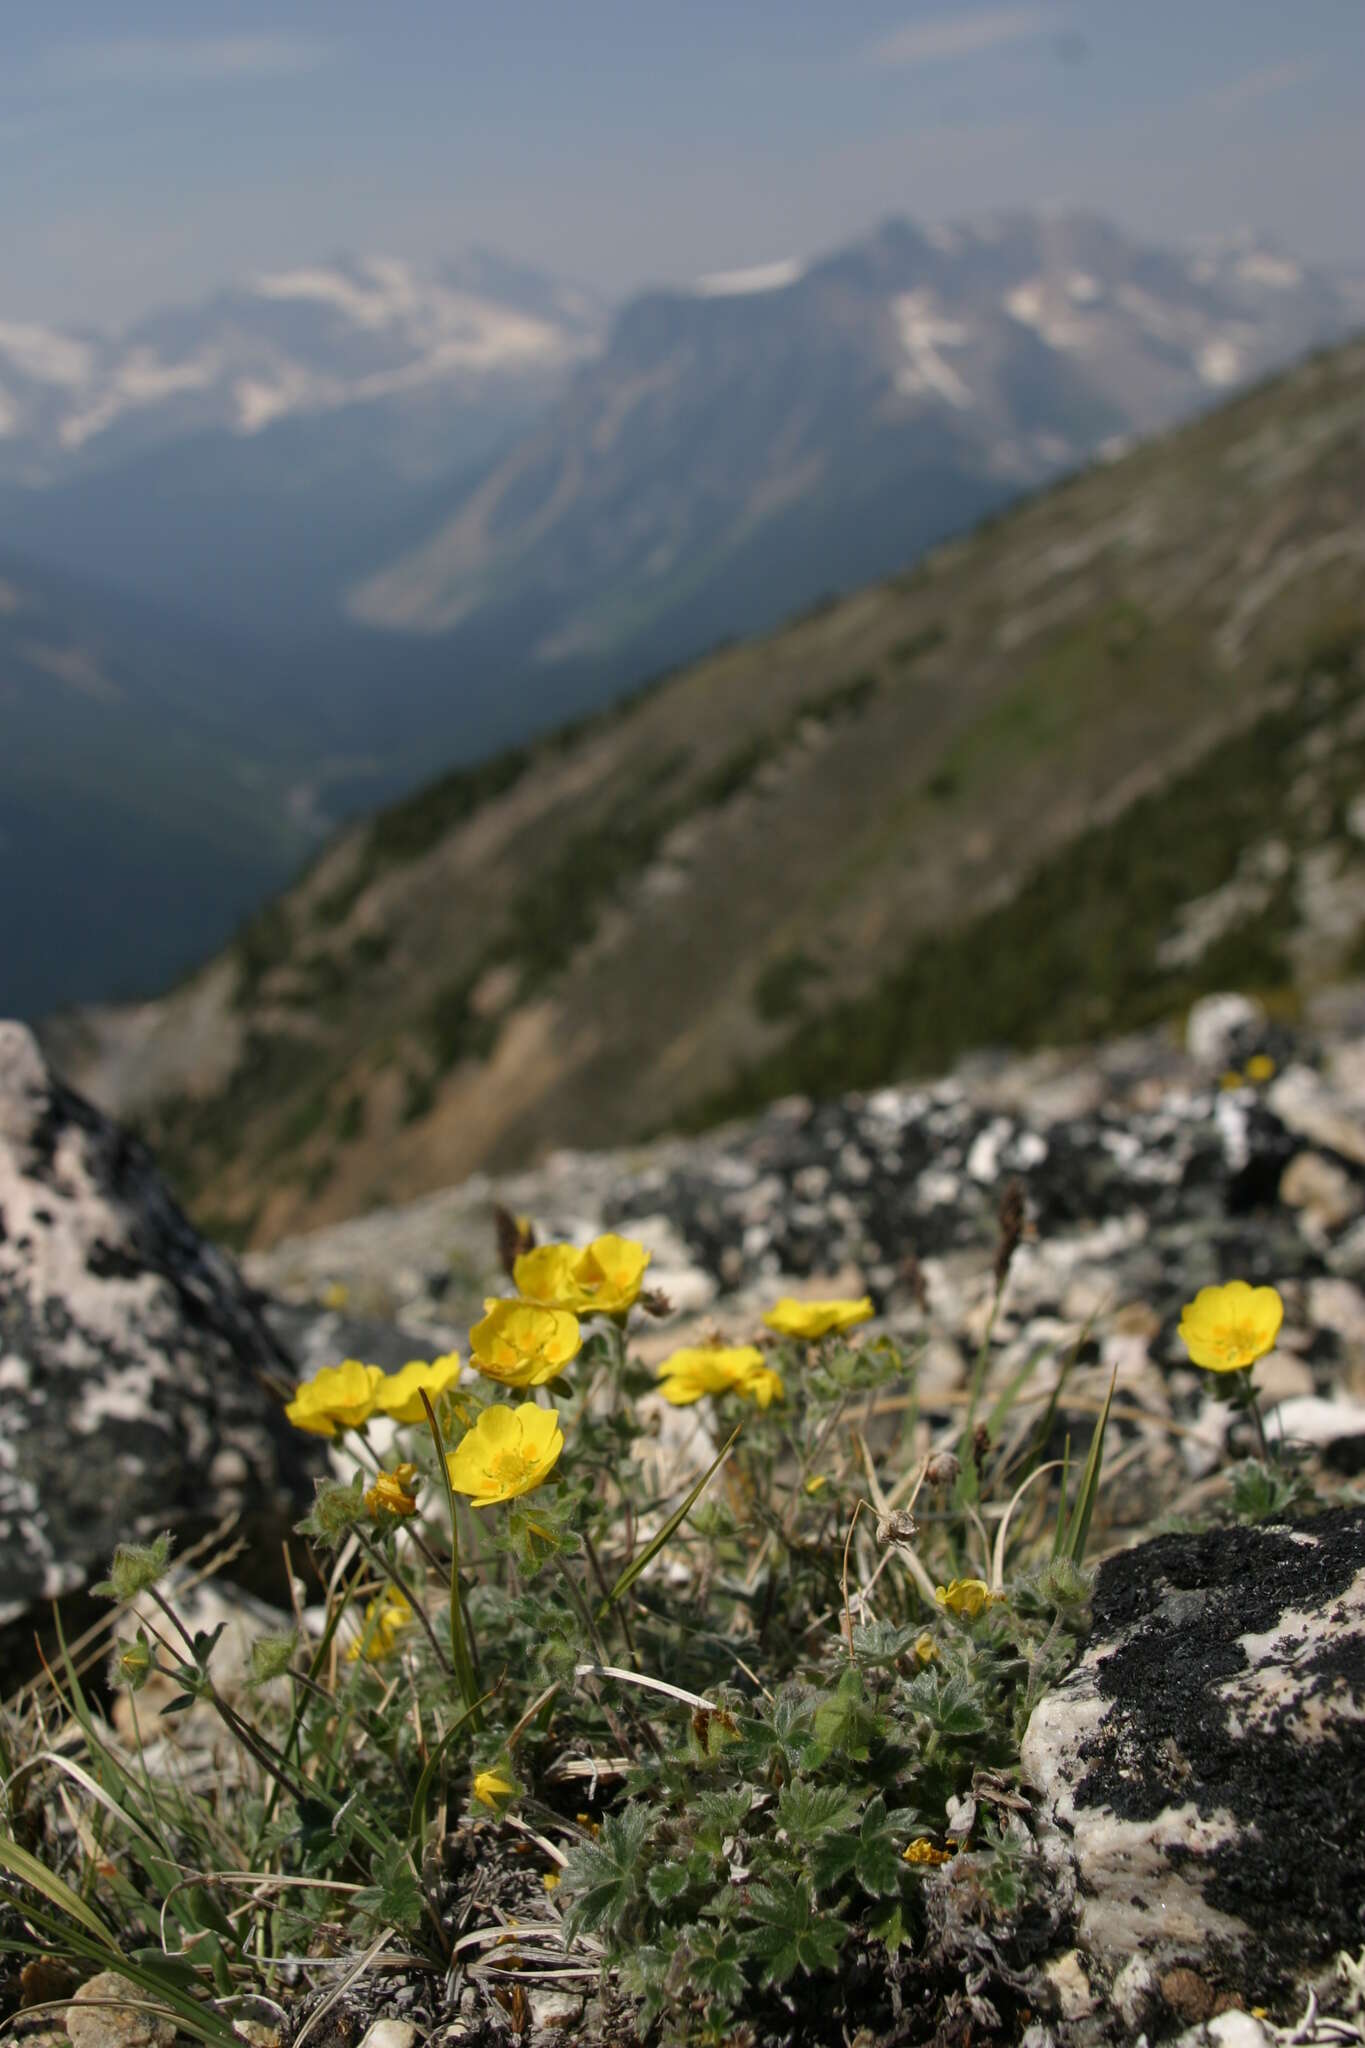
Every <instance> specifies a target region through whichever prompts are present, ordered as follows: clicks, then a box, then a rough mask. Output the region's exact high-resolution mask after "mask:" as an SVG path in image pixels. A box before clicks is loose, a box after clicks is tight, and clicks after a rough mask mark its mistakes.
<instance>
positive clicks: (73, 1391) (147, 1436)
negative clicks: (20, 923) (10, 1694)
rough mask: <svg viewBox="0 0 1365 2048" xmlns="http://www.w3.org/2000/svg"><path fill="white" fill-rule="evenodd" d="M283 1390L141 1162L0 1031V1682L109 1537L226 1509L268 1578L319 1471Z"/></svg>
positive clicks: (14, 1031)
mask: <svg viewBox="0 0 1365 2048" xmlns="http://www.w3.org/2000/svg"><path fill="white" fill-rule="evenodd" d="M294 1378H295V1373H294V1368H293V1365H292V1362H291V1361H290V1359H289V1358H288V1356H287V1355H286V1353H285V1352H284V1351H282V1350H281V1348H280V1346H279V1344H278V1343H277V1342H276V1340H275V1338H274V1337H273V1336H272V1335H271V1333H270V1331H269V1329H268V1328H267V1326H266V1325H265V1323H264V1322H263V1321H262V1319H261V1317H260V1315H259V1314H258V1313H257V1310H256V1308H255V1306H254V1303H253V1297H252V1296H251V1295H250V1293H249V1292H248V1290H247V1289H246V1287H245V1285H244V1284H243V1282H242V1280H241V1278H240V1276H239V1275H238V1273H237V1272H236V1270H235V1268H234V1267H233V1265H232V1264H231V1262H230V1260H228V1259H227V1258H225V1257H224V1256H223V1254H222V1253H220V1252H218V1251H216V1250H215V1249H214V1248H213V1247H212V1246H211V1245H208V1244H206V1243H205V1242H204V1240H203V1239H202V1238H201V1237H200V1236H199V1234H198V1232H197V1231H196V1230H194V1228H193V1227H192V1226H191V1225H190V1224H189V1223H188V1222H187V1220H186V1218H185V1217H184V1216H183V1215H182V1213H181V1211H180V1210H179V1209H178V1208H177V1207H176V1204H175V1203H174V1201H173V1200H172V1199H171V1196H170V1194H169V1192H168V1191H167V1188H166V1186H165V1183H164V1182H163V1180H162V1179H161V1177H160V1175H159V1174H158V1172H157V1171H156V1168H155V1166H154V1164H153V1162H152V1160H151V1158H150V1157H149V1155H148V1154H147V1153H146V1152H145V1151H144V1150H143V1149H142V1147H141V1146H139V1145H137V1144H136V1143H134V1142H133V1140H132V1139H130V1138H129V1137H128V1136H127V1135H126V1133H124V1132H123V1131H122V1130H120V1129H119V1128H118V1126H117V1125H115V1124H113V1123H111V1122H110V1121H109V1120H108V1119H107V1118H106V1117H104V1116H102V1115H101V1114H100V1113H99V1112H98V1111H97V1110H95V1109H92V1108H91V1106H90V1105H89V1104H88V1103H87V1102H85V1101H83V1100H82V1099H81V1098H80V1097H79V1096H77V1095H74V1094H72V1093H71V1092H70V1091H69V1090H68V1089H66V1088H64V1087H63V1086H62V1085H61V1083H60V1082H58V1081H57V1080H56V1079H55V1078H54V1077H53V1075H52V1074H51V1073H50V1072H49V1071H48V1069H47V1067H46V1065H45V1063H44V1061H43V1058H42V1055H41V1054H40V1052H39V1051H38V1048H37V1046H36V1044H35V1042H34V1040H33V1038H32V1036H31V1035H30V1033H29V1032H28V1031H27V1030H25V1029H24V1027H23V1026H22V1025H19V1024H9V1023H0V1684H3V1683H4V1682H5V1681H7V1680H10V1679H14V1678H17V1677H18V1676H20V1675H21V1673H22V1670H23V1668H24V1667H25V1665H26V1663H27V1661H28V1657H29V1656H30V1655H31V1641H32V1633H33V1627H34V1625H35V1624H37V1623H38V1622H40V1621H41V1620H42V1619H43V1604H44V1603H46V1602H47V1601H49V1600H51V1599H53V1598H55V1597H58V1596H70V1595H76V1594H79V1593H80V1592H81V1590H82V1589H83V1588H84V1587H86V1586H87V1585H88V1584H89V1583H90V1581H91V1580H93V1579H96V1578H99V1577H101V1576H103V1574H104V1572H105V1570H106V1569H107V1566H108V1563H109V1559H110V1557H111V1555H112V1553H113V1550H114V1547H115V1545H116V1544H118V1543H119V1542H122V1541H125V1540H143V1539H146V1538H148V1537H150V1536H152V1535H154V1534H155V1533H156V1532H157V1531H158V1530H160V1529H170V1530H171V1531H172V1532H173V1533H174V1535H175V1536H176V1538H177V1540H178V1542H179V1543H180V1545H181V1546H182V1547H183V1545H184V1544H185V1543H187V1542H189V1541H191V1540H193V1539H194V1538H196V1537H198V1536H200V1535H204V1534H207V1533H208V1532H209V1531H210V1530H212V1529H213V1528H215V1527H216V1526H217V1525H218V1524H219V1523H220V1522H222V1521H223V1520H224V1519H226V1518H228V1517H235V1518H237V1519H238V1521H239V1523H240V1526H241V1531H242V1533H243V1535H244V1536H245V1537H246V1539H247V1548H246V1550H245V1551H244V1553H243V1556H242V1559H241V1560H240V1562H239V1563H238V1564H237V1565H235V1566H234V1570H235V1571H236V1572H237V1573H238V1575H239V1576H243V1577H246V1578H248V1579H252V1578H253V1577H254V1580H255V1582H256V1583H258V1584H260V1585H261V1589H262V1590H268V1589H269V1586H270V1585H273V1584H274V1583H275V1580H276V1578H277V1577H278V1576H279V1575H280V1573H281V1570H282V1567H281V1563H280V1557H281V1553H280V1540H281V1538H282V1536H284V1535H285V1534H286V1532H287V1531H288V1529H289V1527H290V1526H291V1524H292V1522H293V1521H294V1520H295V1519H296V1518H297V1515H298V1514H299V1512H300V1511H301V1509H302V1507H303V1506H305V1505H306V1504H307V1501H308V1500H309V1499H310V1498H311V1494H312V1486H311V1475H312V1474H313V1473H314V1472H317V1471H321V1470H322V1469H324V1455H323V1452H322V1447H321V1446H320V1444H318V1443H315V1442H313V1441H311V1440H310V1439H308V1438H306V1437H303V1436H300V1435H299V1434H298V1433H297V1432H296V1431H294V1430H292V1429H291V1428H290V1426H289V1424H288V1423H287V1422H286V1421H285V1419H284V1415H283V1411H282V1406H281V1399H280V1396H281V1393H284V1394H285V1395H286V1396H287V1394H288V1392H289V1391H290V1390H291V1389H292V1385H293V1382H294ZM253 1567H254V1573H253ZM263 1571H264V1573H265V1574H267V1580H265V1581H263V1580H262V1578H261V1573H262V1572H263ZM276 1589H277V1590H278V1587H277V1588H276Z"/></svg>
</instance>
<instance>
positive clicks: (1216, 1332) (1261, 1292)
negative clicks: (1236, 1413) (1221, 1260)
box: [1180, 1280, 1284, 1372]
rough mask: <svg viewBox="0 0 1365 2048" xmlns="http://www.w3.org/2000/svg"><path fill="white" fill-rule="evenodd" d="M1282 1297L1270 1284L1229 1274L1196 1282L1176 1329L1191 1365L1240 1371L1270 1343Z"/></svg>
mask: <svg viewBox="0 0 1365 2048" xmlns="http://www.w3.org/2000/svg"><path fill="white" fill-rule="evenodd" d="M1283 1320H1284V1303H1283V1302H1282V1301H1281V1300H1280V1297H1279V1295H1278V1294H1277V1293H1276V1291H1275V1289H1274V1288H1273V1287H1250V1286H1248V1285H1247V1282H1246V1281H1245V1280H1229V1282H1228V1283H1227V1286H1226V1287H1201V1288H1200V1290H1199V1292H1198V1294H1196V1296H1195V1297H1194V1300H1193V1301H1187V1302H1186V1303H1185V1306H1184V1308H1183V1310H1182V1311H1181V1316H1180V1335H1181V1337H1182V1339H1183V1340H1184V1344H1185V1349H1186V1350H1187V1351H1188V1352H1189V1354H1190V1357H1191V1358H1192V1360H1193V1361H1194V1363H1195V1364H1196V1365H1201V1366H1203V1367H1204V1369H1205V1370H1206V1371H1207V1372H1239V1371H1240V1370H1241V1369H1242V1368H1243V1367H1244V1366H1248V1365H1254V1364H1255V1362H1256V1360H1257V1359H1258V1358H1263V1357H1264V1356H1265V1354H1266V1352H1267V1351H1273V1350H1274V1348H1275V1339H1276V1338H1277V1337H1278V1336H1279V1334H1280V1324H1281V1323H1282V1322H1283Z"/></svg>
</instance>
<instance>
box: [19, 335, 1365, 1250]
mask: <svg viewBox="0 0 1365 2048" xmlns="http://www.w3.org/2000/svg"><path fill="white" fill-rule="evenodd" d="M1363 435H1365V345H1362V344H1359V343H1357V344H1353V345H1351V346H1348V347H1346V348H1344V349H1341V350H1338V351H1336V352H1334V353H1332V354H1330V355H1327V356H1323V357H1319V358H1317V359H1315V360H1314V361H1312V362H1310V363H1308V364H1306V365H1304V366H1303V367H1301V368H1299V369H1297V370H1296V371H1294V372H1293V373H1291V374H1290V375H1288V376H1286V377H1284V378H1282V379H1280V380H1278V381H1277V382H1275V383H1273V384H1271V385H1267V386H1265V387H1263V388H1261V389H1259V390H1257V391H1256V392H1254V393H1252V394H1251V395H1249V396H1246V397H1243V398H1241V399H1239V400H1237V401H1236V402H1234V403H1232V404H1230V405H1229V406H1227V407H1226V408H1224V409H1222V410H1221V411H1219V412H1216V413H1214V414H1211V415H1209V416H1208V417H1206V418H1205V419H1203V420H1201V421H1200V422H1199V423H1198V424H1196V425H1194V426H1192V427H1189V428H1187V429H1184V430H1183V431H1181V432H1180V433H1177V434H1173V435H1170V436H1167V437H1165V438H1164V439H1162V440H1160V441H1157V442H1154V443H1152V444H1150V445H1148V446H1145V447H1143V448H1140V449H1138V450H1137V451H1136V452H1134V453H1132V454H1130V455H1128V456H1126V457H1124V458H1123V459H1122V460H1120V461H1117V462H1115V463H1112V464H1110V465H1107V466H1103V467H1097V468H1095V469H1092V470H1090V471H1088V472H1087V473H1085V474H1083V475H1081V476H1079V477H1077V478H1075V479H1074V480H1072V481H1070V482H1068V483H1066V484H1064V485H1061V486H1059V487H1057V488H1055V489H1053V490H1050V491H1048V492H1046V493H1044V494H1043V495H1041V496H1039V497H1037V498H1035V499H1033V500H1032V501H1030V502H1029V503H1027V504H1025V505H1024V506H1022V507H1020V508H1019V509H1017V510H1016V511H1014V512H1012V513H1010V514H1009V515H1008V516H1006V517H1003V518H1001V519H999V520H997V521H994V522H992V523H990V524H988V525H987V526H985V527H983V528H981V529H980V530H979V531H978V532H977V533H976V534H975V535H974V536H973V537H972V538H971V539H970V540H968V541H966V542H962V543H957V544H954V545H952V546H949V547H946V548H943V549H941V550H939V551H938V552H937V553H936V554H934V555H932V556H931V557H929V558H928V559H927V560H925V561H924V562H923V563H922V564H921V565H920V566H918V567H917V568H916V569H915V570H914V571H913V572H911V573H909V574H907V575H906V576H904V577H900V578H895V579H893V580H891V581H890V582H886V583H882V584H879V585H875V586H873V587H871V588H869V589H866V590H864V591H861V592H859V593H858V594H856V595H854V596H851V597H849V598H846V599H843V600H840V601H839V602H837V603H833V604H829V605H824V606H821V607H818V608H817V609H816V610H815V611H813V612H812V613H810V614H809V615H807V616H806V617H805V618H803V619H800V620H797V621H795V622H794V623H792V624H791V625H790V626H788V627H786V628H784V629H783V630H781V631H779V632H777V633H775V634H773V635H771V636H770V637H768V638H765V639H762V640H756V641H750V642H747V643H744V644H741V645H737V646H734V647H731V648H728V649H726V650H724V651H722V652H719V653H717V654H715V655H713V656H711V657H709V658H708V659H706V660H704V661H701V662H699V663H697V664H695V665H694V666H692V667H689V668H687V669H685V670H682V671H680V672H678V673H676V674H674V675H671V676H669V677H666V678H664V679H663V680H662V681H660V682H659V683H658V684H657V685H655V686H654V687H653V688H651V689H650V690H648V691H647V692H644V693H642V694H641V695H639V696H638V697H636V698H634V699H632V700H631V701H630V702H629V703H627V704H625V705H623V706H622V707H620V708H618V709H616V710H614V711H611V712H607V713H603V714H601V715H599V716H596V717H594V718H592V719H591V720H589V721H587V722H585V723H582V724H580V725H578V726H577V727H575V728H573V729H571V730H568V731H565V732H563V733H561V734H559V735H558V736H556V737H554V738H551V739H547V740H545V741H542V742H539V743H537V744H535V745H532V746H529V747H527V748H525V749H523V750H521V751H519V752H516V753H510V754H506V755H503V756H501V757H499V758H498V759H497V760H495V761H493V762H491V763H489V764H488V765H487V766H486V767H485V768H483V769H481V770H477V771H462V772H461V773H459V774H456V775H453V776H448V777H446V778H445V779H444V780H442V781H439V782H436V783H433V784H431V785H430V786H429V788H427V789H426V790H424V791H422V792H420V793H419V794H418V795H417V796H414V797H412V798H410V799H409V800H407V801H406V802H405V803H403V804H401V805H399V806H397V807H395V808H394V809H391V810H389V811H385V812H382V813H380V814H379V815H377V816H376V817H375V818H374V819H372V820H371V821H370V822H369V823H368V824H366V825H363V826H361V827H358V828H356V829H355V830H353V831H351V832H349V833H348V834H347V835H345V837H343V838H342V839H341V840H340V841H338V843H336V844H335V845H334V846H332V847H331V848H329V850H328V851H327V853H326V854H325V855H324V856H323V858H322V859H320V860H319V861H318V862H317V863H316V864H315V865H314V867H313V868H312V869H311V870H310V872H309V873H308V874H307V875H306V876H305V877H304V879H303V880H302V881H301V882H300V883H299V884H298V885H297V886H296V887H295V888H293V889H292V890H291V891H289V893H288V894H286V895H284V896H282V897H280V898H279V899H278V900H277V902H276V903H275V904H273V905H272V906H271V908H270V910H269V911H268V912H267V913H265V914H263V915H262V916H261V917H260V918H258V919H256V920H254V921H253V922H252V923H251V924H250V925H249V926H248V927H247V928H246V930H245V931H244V932H243V934H242V935H241V938H240V939H239V941H238V942H237V944H236V945H235V946H234V948H232V949H231V950H230V952H229V953H227V954H225V955H223V956H221V957H220V958H219V959H218V960H217V961H215V962H213V963H211V964H210V965H209V966H208V967H207V968H206V969H205V970H204V971H203V972H202V973H201V974H200V975H199V976H197V977H195V978H194V979H193V980H192V981H190V982H189V983H187V984H186V985H185V986H184V987H183V988H181V989H179V990H177V991H176V992H175V993H174V994H173V995H172V996H170V997H168V998H167V999H166V1001H165V1003H163V1004H161V1005H159V1006H156V1008H155V1009H154V1010H152V1011H149V1012H147V1013H146V1014H145V1015H140V1016H139V1017H138V1018H136V1019H133V1018H128V1017H124V1018H117V1017H116V1018H112V1019H108V1018H106V1019H103V1020H101V1019H98V1018H97V1019H94V1020H91V1021H90V1022H89V1023H88V1024H87V1025H86V1026H85V1027H84V1028H82V1029H80V1030H72V1031H68V1032H67V1033H66V1034H65V1036H64V1038H63V1040H62V1042H61V1043H60V1044H59V1045H58V1046H57V1048H56V1049H57V1051H58V1053H59V1056H60V1057H61V1058H62V1059H63V1061H64V1063H65V1065H66V1067H67V1068H68V1070H70V1071H71V1073H72V1076H73V1078H74V1079H76V1080H77V1081H78V1083H79V1084H80V1085H81V1086H83V1087H84V1088H86V1089H87V1090H88V1091H89V1092H91V1093H92V1094H93V1095H94V1096H95V1097H96V1099H98V1100H100V1101H102V1102H104V1103H106V1104H108V1106H110V1107H112V1108H115V1109H117V1110H119V1111H120V1112H122V1113H124V1114H131V1115H133V1116H134V1117H136V1118H137V1119H138V1121H139V1122H140V1124H141V1126H142V1127H143V1129H144V1130H145V1131H146V1132H147V1134H148V1135H149V1137H151V1139H152V1140H153V1141H154V1142H155V1143H156V1144H157V1145H158V1146H159V1147H160V1148H161V1150H162V1153H163V1155H164V1157H165V1159H166V1162H167V1164H168V1166H169V1167H170V1169H171V1171H172V1173H173V1175H174V1177H175V1178H176V1179H177V1181H178V1183H179V1185H180V1187H181V1189H182V1190H183V1191H184V1193H185V1194H186V1196H187V1197H188V1198H189V1200H190V1201H191V1202H192V1203H193V1204H194V1206H195V1208H196V1211H197V1213H198V1215H199V1217H200V1219H201V1220H202V1221H204V1222H205V1223H206V1224H208V1225H209V1226H210V1227H212V1228H213V1229H215V1230H218V1231H220V1232H223V1233H225V1234H230V1235H232V1236H235V1237H237V1238H239V1239H245V1238H250V1239H254V1240H255V1241H258V1242H266V1241H269V1240H271V1239H273V1238H274V1237H277V1236H278V1235H280V1234H281V1233H282V1232H284V1231H286V1230H290V1229H295V1228H299V1227H302V1226H306V1225H309V1224H313V1223H317V1222H322V1221H329V1220H334V1219H336V1218H339V1217H342V1216H345V1215H347V1214H351V1213H355V1212H357V1211H360V1210H362V1209H364V1208H365V1207H367V1206H370V1205H372V1204H375V1203H377V1202H380V1201H384V1200H398V1199H402V1198H405V1197H408V1196H412V1195H415V1194H417V1193H420V1192H422V1191H424V1190H426V1189H429V1188H432V1187H435V1186H438V1185H442V1184H446V1183H449V1182H451V1181H454V1180H457V1179H459V1178H460V1177H461V1176H463V1175H464V1174H466V1173H468V1172H470V1171H471V1170H473V1169H475V1168H478V1167H485V1166H487V1167H492V1168H494V1169H496V1170H498V1171H505V1170H508V1169H509V1168H511V1167H512V1166H515V1165H524V1164H527V1163H529V1162H530V1161H531V1160H532V1159H534V1158H535V1157H536V1156H538V1155H541V1154H543V1152H544V1151H545V1150H546V1149H547V1148H549V1147H552V1146H556V1145H566V1144H571V1145H583V1146H601V1145H607V1144H612V1143H617V1142H623V1141H628V1140H630V1139H631V1138H633V1137H637V1136H640V1135H642V1134H645V1133H648V1132H655V1131H659V1130H661V1129H665V1128H668V1127H670V1126H678V1125H697V1124H699V1123H701V1122H703V1121H705V1120H707V1119H711V1118H716V1117H720V1116H722V1115H726V1114H730V1113H732V1112H735V1111H738V1110H747V1109H749V1108H751V1107H754V1106H756V1105H757V1104H759V1103H761V1102H762V1101H765V1100H767V1099H770V1098H771V1097H773V1096H774V1095H777V1094H780V1093H783V1092H787V1091H790V1090H793V1089H796V1090H802V1091H814V1092H817V1093H823V1092H833V1091H835V1090H838V1089H840V1088H845V1087H849V1086H863V1085H867V1084H871V1083H876V1082H880V1081H883V1080H887V1079H890V1078H892V1077H894V1076H897V1075H904V1074H909V1073H913V1072H917V1071H926V1070H941V1069H942V1068H943V1067H944V1066H945V1065H947V1064H949V1063H950V1062H951V1061H952V1060H953V1058H954V1057H955V1056H957V1055H958V1054H959V1053H961V1052H963V1051H965V1050H967V1049H968V1048H970V1047H972V1046H976V1045H980V1044H983V1043H988V1042H998V1041H1009V1042H1012V1043H1015V1044H1019V1045H1031V1044H1037V1043H1040V1042H1043V1041H1062V1040H1069V1039H1078V1038H1085V1037H1089V1036H1094V1035H1098V1034H1101V1033H1110V1032H1114V1031H1120V1030H1124V1029H1127V1028H1130V1027H1133V1026H1137V1025H1141V1024H1146V1023H1150V1022H1153V1021H1155V1020H1157V1019H1160V1018H1162V1017H1164V1016H1167V1015H1174V1014H1177V1013H1179V1012H1180V1011H1181V1010H1182V1009H1183V1008H1184V1007H1185V1006H1187V1005H1188V1003H1189V1002H1190V1001H1191V1000H1192V999H1193V998H1194V997H1195V996H1197V995H1199V994H1200V993H1201V992H1204V991H1206V990H1210V989H1213V988H1217V987H1220V986H1225V985H1229V984H1230V985H1236V986H1239V987H1243V988H1247V989H1250V990H1253V991H1254V992H1256V993H1258V994H1260V995H1261V996H1262V997H1263V998H1265V999H1266V1000H1267V1001H1268V1002H1270V1003H1271V1004H1272V1005H1278V1006H1281V1007H1283V1008H1287V1009H1292V1007H1293V1005H1294V1004H1295V1002H1296V1000H1297V998H1298V995H1299V993H1300V992H1301V991H1302V990H1304V989H1305V988H1309V987H1314V986H1317V985H1319V984H1321V983H1322V982H1324V981H1327V980H1330V979H1332V978H1333V977H1335V976H1338V975H1340V974H1342V973H1347V972H1352V971H1356V970H1358V969H1360V968H1362V967H1365V815H1362V812H1361V808H1360V806H1359V804H1358V802H1357V796H1358V792H1359V791H1360V790H1361V789H1362V788H1365V543H1362V536H1361V529H1360V480H1361V476H1362V474H1363V473H1365V470H1363V468H1362V459H1363V458H1362V436H1363Z"/></svg>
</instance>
